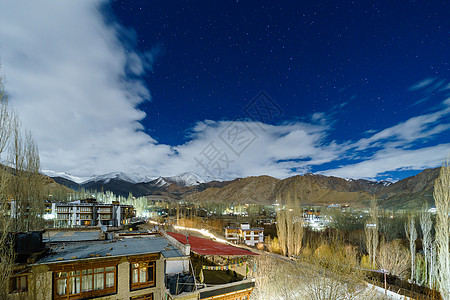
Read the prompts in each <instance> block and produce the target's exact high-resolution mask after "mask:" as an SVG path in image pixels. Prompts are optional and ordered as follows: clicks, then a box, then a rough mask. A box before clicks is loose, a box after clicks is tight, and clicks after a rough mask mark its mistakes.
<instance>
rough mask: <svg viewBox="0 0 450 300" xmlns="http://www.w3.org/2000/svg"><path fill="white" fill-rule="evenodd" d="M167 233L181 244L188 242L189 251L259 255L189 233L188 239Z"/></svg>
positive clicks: (182, 235)
mask: <svg viewBox="0 0 450 300" xmlns="http://www.w3.org/2000/svg"><path fill="white" fill-rule="evenodd" d="M167 234H168V235H170V236H172V237H173V238H175V239H176V240H177V241H179V242H180V243H183V244H185V245H186V244H189V245H190V246H191V251H192V252H195V253H197V254H201V255H230V256H231V255H236V256H244V255H259V254H257V253H254V252H251V251H248V250H245V249H242V248H238V247H234V246H231V245H227V244H222V243H218V242H215V241H212V240H208V239H204V238H200V237H196V236H192V235H189V236H188V240H186V236H185V235H184V234H181V233H176V232H167Z"/></svg>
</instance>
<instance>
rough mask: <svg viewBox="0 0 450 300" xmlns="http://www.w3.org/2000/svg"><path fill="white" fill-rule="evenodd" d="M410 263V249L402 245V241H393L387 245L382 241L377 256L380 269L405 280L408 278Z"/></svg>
mask: <svg viewBox="0 0 450 300" xmlns="http://www.w3.org/2000/svg"><path fill="white" fill-rule="evenodd" d="M410 261H411V257H410V255H409V253H408V249H407V248H406V247H405V246H403V245H402V242H401V240H393V241H391V242H389V243H386V242H385V241H384V239H382V240H381V243H380V249H379V251H378V255H377V266H378V268H380V269H384V270H388V271H389V272H390V273H391V274H394V275H397V276H399V277H403V278H404V277H406V276H408V272H409V268H410Z"/></svg>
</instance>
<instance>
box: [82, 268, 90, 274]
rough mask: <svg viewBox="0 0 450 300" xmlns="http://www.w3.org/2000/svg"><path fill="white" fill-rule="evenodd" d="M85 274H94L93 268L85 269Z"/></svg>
mask: <svg viewBox="0 0 450 300" xmlns="http://www.w3.org/2000/svg"><path fill="white" fill-rule="evenodd" d="M83 274H92V269H87V270H83Z"/></svg>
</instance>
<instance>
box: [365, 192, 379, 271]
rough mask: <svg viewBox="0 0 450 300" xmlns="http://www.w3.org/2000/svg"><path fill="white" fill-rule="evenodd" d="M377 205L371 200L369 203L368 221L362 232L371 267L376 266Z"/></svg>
mask: <svg viewBox="0 0 450 300" xmlns="http://www.w3.org/2000/svg"><path fill="white" fill-rule="evenodd" d="M378 226H379V224H378V204H377V200H376V199H375V198H373V199H372V200H371V201H370V208H369V220H368V221H367V222H366V224H365V227H364V232H365V234H366V249H367V253H368V254H369V260H370V264H371V266H372V267H375V266H376V256H377V249H378V242H379V236H378Z"/></svg>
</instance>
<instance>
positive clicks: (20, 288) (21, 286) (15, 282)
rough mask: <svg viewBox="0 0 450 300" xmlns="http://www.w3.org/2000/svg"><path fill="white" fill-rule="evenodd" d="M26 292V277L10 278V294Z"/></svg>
mask: <svg viewBox="0 0 450 300" xmlns="http://www.w3.org/2000/svg"><path fill="white" fill-rule="evenodd" d="M27 290H28V277H27V275H22V276H14V277H11V278H10V291H11V293H19V292H26V291H27Z"/></svg>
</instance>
